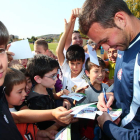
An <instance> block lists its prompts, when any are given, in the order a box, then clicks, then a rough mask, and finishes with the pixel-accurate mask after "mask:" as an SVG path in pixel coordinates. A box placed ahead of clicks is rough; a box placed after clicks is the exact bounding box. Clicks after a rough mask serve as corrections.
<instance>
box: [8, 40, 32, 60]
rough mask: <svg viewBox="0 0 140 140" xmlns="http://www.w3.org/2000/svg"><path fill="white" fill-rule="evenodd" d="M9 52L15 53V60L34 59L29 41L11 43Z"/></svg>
mask: <svg viewBox="0 0 140 140" xmlns="http://www.w3.org/2000/svg"><path fill="white" fill-rule="evenodd" d="M8 51H10V52H13V53H14V54H15V55H14V56H13V59H26V58H32V57H33V54H32V52H31V49H30V45H29V42H28V40H27V39H26V40H21V41H16V42H13V43H11V46H10V48H9V50H8Z"/></svg>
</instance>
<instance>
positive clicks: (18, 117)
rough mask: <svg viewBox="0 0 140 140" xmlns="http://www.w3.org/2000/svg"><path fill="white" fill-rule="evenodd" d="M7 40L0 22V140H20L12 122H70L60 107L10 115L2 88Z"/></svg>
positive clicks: (6, 34)
mask: <svg viewBox="0 0 140 140" xmlns="http://www.w3.org/2000/svg"><path fill="white" fill-rule="evenodd" d="M8 39H9V33H8V31H7V28H6V27H5V26H4V24H3V23H2V22H0V86H1V87H0V126H1V127H0V139H2V140H3V139H10V140H15V139H16V140H22V137H21V135H20V133H19V132H18V130H17V128H16V125H15V123H14V121H15V122H19V121H20V122H21V123H28V121H29V120H30V121H31V122H32V123H34V122H37V119H40V121H43V120H52V119H57V120H59V121H61V122H64V123H67V124H68V123H69V122H70V121H71V115H69V113H70V112H71V111H66V109H65V108H62V107H59V108H57V109H54V110H37V111H36V110H23V111H19V112H15V113H12V115H11V113H10V111H9V108H8V105H7V101H6V98H5V95H4V92H3V87H2V85H3V82H4V78H5V74H6V70H7V65H8V61H7V55H6V53H5V50H6V46H7V42H8ZM12 116H13V117H12ZM13 119H14V120H13ZM45 134H46V133H42V134H41V135H40V138H41V137H42V138H45V137H47V136H45ZM43 135H44V136H43Z"/></svg>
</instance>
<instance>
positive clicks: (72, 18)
mask: <svg viewBox="0 0 140 140" xmlns="http://www.w3.org/2000/svg"><path fill="white" fill-rule="evenodd" d="M74 13H76V12H75V9H73V10H72V13H71V16H70V20H69V21H72V20H74V22H73V23H72V24H71V27H70V30H69V33H68V36H67V38H66V42H65V50H66V51H67V49H68V48H69V46H70V44H71V41H72V33H73V29H74V25H75V20H76V17H77V16H76V15H75V14H74Z"/></svg>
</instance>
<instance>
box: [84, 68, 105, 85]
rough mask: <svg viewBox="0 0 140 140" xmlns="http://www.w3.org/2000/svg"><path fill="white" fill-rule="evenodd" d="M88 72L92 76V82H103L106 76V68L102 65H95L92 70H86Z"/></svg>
mask: <svg viewBox="0 0 140 140" xmlns="http://www.w3.org/2000/svg"><path fill="white" fill-rule="evenodd" d="M86 74H87V76H88V77H89V78H90V82H91V84H94V83H98V84H101V83H102V81H103V80H104V78H105V70H104V69H103V68H102V67H96V66H93V67H92V68H91V69H90V72H88V71H87V70H86Z"/></svg>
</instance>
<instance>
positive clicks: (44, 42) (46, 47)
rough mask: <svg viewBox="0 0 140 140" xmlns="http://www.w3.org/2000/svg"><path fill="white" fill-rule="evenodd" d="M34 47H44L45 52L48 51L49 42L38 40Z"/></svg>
mask: <svg viewBox="0 0 140 140" xmlns="http://www.w3.org/2000/svg"><path fill="white" fill-rule="evenodd" d="M34 45H35V46H40V45H42V46H43V48H44V50H45V51H46V50H48V43H47V41H45V39H38V40H36V41H35V44H34Z"/></svg>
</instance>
